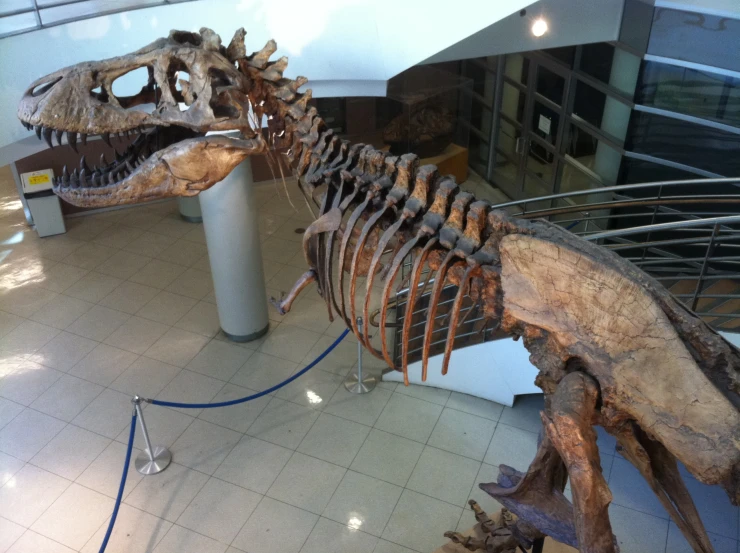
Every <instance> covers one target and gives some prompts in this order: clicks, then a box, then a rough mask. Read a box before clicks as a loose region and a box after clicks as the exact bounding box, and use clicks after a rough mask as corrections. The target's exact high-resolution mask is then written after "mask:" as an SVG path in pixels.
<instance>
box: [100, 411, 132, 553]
mask: <svg viewBox="0 0 740 553" xmlns="http://www.w3.org/2000/svg"><path fill="white" fill-rule="evenodd" d="M135 434H136V411H134V414H133V415H132V416H131V430H129V434H128V446H127V448H126V460H125V461H124V463H123V475H122V476H121V486H120V487H119V488H118V495H117V496H116V505H115V507H113V514H112V515H111V516H110V522H109V523H108V530H106V532H105V538H103V543H102V544H101V545H100V550H99V553H105V548H106V547H108V540H110V536H111V534H112V533H113V526H115V524H116V518H117V517H118V509H119V508H120V507H121V501H122V500H123V489H124V488H125V487H126V477H127V476H128V467H129V465H130V464H131V451H132V450H133V449H134V435H135Z"/></svg>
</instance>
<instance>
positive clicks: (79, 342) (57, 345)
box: [29, 332, 98, 372]
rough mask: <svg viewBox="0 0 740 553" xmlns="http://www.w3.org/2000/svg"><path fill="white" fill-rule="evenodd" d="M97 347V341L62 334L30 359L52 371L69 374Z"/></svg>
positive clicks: (65, 333)
mask: <svg viewBox="0 0 740 553" xmlns="http://www.w3.org/2000/svg"><path fill="white" fill-rule="evenodd" d="M97 345H98V343H97V342H96V341H95V340H90V339H89V338H85V337H83V336H77V335H76V334H71V333H69V332H60V333H59V334H57V335H56V336H55V337H54V338H52V339H51V341H50V342H48V343H47V344H46V345H45V346H44V347H42V348H41V349H39V350H38V351H36V353H34V354H33V355H32V356H31V357H29V359H31V360H32V361H35V362H36V363H40V364H41V365H45V366H47V367H51V368H52V369H56V370H58V371H62V372H67V371H69V369H71V368H72V367H73V366H75V365H76V364H77V363H78V362H79V361H80V360H81V359H82V358H83V357H85V356H86V355H87V354H88V353H90V352H91V351H92V350H93V349H94V348H95V346H97Z"/></svg>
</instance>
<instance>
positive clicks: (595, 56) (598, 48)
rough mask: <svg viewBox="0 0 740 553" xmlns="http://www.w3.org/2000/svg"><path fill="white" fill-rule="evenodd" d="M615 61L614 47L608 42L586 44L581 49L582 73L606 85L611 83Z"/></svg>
mask: <svg viewBox="0 0 740 553" xmlns="http://www.w3.org/2000/svg"><path fill="white" fill-rule="evenodd" d="M613 59H614V46H612V45H611V44H607V43H606V42H596V43H594V44H584V45H583V46H582V47H581V67H580V69H581V71H583V72H584V73H588V74H589V75H591V76H592V77H594V78H596V79H599V80H600V81H602V82H604V83H607V84H608V83H609V76H610V74H611V71H612V61H613Z"/></svg>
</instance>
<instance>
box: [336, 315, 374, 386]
mask: <svg viewBox="0 0 740 553" xmlns="http://www.w3.org/2000/svg"><path fill="white" fill-rule="evenodd" d="M357 328H358V329H359V331H360V334H362V317H357ZM377 384H378V378H377V377H376V376H373V375H369V374H368V375H364V374H362V342H360V341H359V340H357V372H353V373H351V374H349V375H347V378H346V379H345V380H344V387H345V388H347V391H348V392H351V393H353V394H366V393H368V392H370V391H372V390H373V388H375V386H376V385H377Z"/></svg>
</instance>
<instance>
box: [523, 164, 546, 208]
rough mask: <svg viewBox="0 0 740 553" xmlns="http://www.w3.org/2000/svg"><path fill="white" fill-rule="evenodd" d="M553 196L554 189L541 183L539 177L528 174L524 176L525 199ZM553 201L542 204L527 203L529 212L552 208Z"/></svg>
mask: <svg viewBox="0 0 740 553" xmlns="http://www.w3.org/2000/svg"><path fill="white" fill-rule="evenodd" d="M550 194H552V188H551V187H549V186H548V185H546V184H545V183H543V182H542V181H540V180H539V179H538V178H537V177H535V176H533V175H530V174H529V173H526V174H525V175H524V197H525V198H538V197H539V196H549V195H550ZM550 204H551V200H547V201H542V202H531V203H529V202H528V203H527V210H532V209H547V208H549V207H550Z"/></svg>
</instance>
